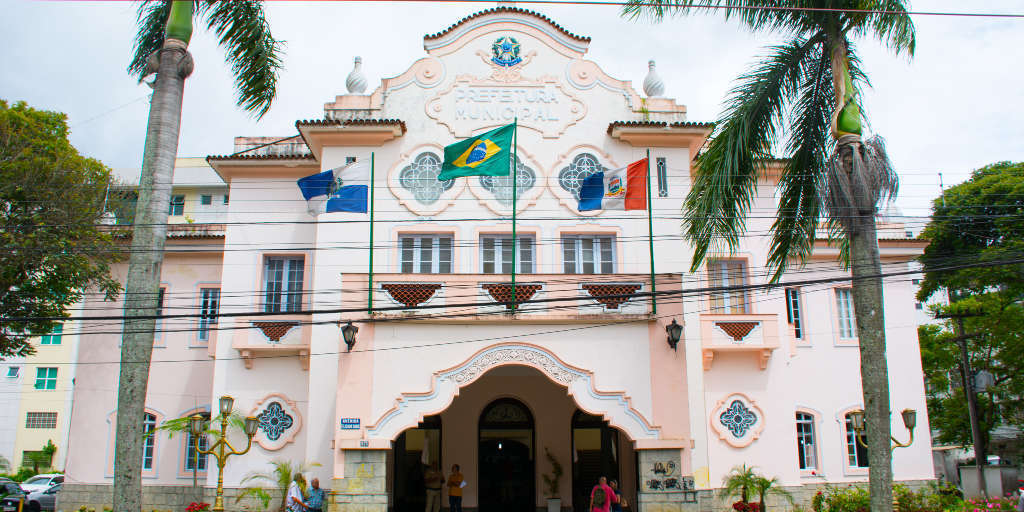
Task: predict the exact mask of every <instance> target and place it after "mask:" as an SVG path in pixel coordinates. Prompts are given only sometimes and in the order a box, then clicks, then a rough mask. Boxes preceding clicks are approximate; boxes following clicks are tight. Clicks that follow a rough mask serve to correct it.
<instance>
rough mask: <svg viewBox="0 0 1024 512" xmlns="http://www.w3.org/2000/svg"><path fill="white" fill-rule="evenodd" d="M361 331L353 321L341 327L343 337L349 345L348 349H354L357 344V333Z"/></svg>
mask: <svg viewBox="0 0 1024 512" xmlns="http://www.w3.org/2000/svg"><path fill="white" fill-rule="evenodd" d="M357 332H359V328H358V327H356V326H354V325H352V322H349V323H347V324H345V327H342V328H341V337H342V338H343V339H344V340H345V344H346V345H348V351H349V352H351V351H352V347H354V346H355V345H356V333H357Z"/></svg>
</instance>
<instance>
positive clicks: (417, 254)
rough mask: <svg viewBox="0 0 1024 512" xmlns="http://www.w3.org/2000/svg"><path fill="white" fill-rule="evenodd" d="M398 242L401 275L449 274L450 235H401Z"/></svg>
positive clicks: (450, 266)
mask: <svg viewBox="0 0 1024 512" xmlns="http://www.w3.org/2000/svg"><path fill="white" fill-rule="evenodd" d="M398 240H399V247H400V248H401V249H400V250H401V254H400V257H401V270H402V273H403V274H412V273H419V274H450V273H451V271H452V237H451V235H435V234H424V235H402V236H400V237H399V238H398Z"/></svg>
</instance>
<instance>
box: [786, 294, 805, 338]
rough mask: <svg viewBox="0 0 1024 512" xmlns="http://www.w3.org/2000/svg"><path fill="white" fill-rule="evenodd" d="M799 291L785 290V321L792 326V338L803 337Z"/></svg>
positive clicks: (802, 317)
mask: <svg viewBox="0 0 1024 512" xmlns="http://www.w3.org/2000/svg"><path fill="white" fill-rule="evenodd" d="M800 300H801V299H800V289H799V288H786V320H787V321H789V325H792V326H793V337H795V338H796V339H798V340H799V339H803V337H804V315H803V311H802V310H801V309H800Z"/></svg>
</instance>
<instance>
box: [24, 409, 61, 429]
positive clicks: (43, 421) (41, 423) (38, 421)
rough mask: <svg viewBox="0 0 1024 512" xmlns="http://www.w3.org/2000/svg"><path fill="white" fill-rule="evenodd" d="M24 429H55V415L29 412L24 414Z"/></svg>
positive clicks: (52, 413) (53, 413)
mask: <svg viewBox="0 0 1024 512" xmlns="http://www.w3.org/2000/svg"><path fill="white" fill-rule="evenodd" d="M25 428H57V413H55V412H30V413H26V414H25Z"/></svg>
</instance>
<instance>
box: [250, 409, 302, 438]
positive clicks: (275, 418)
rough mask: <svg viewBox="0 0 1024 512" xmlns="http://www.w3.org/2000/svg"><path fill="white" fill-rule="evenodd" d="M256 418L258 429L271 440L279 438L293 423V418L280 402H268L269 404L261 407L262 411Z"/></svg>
mask: <svg viewBox="0 0 1024 512" xmlns="http://www.w3.org/2000/svg"><path fill="white" fill-rule="evenodd" d="M256 419H258V420H260V430H262V431H263V433H264V434H266V436H267V439H270V440H271V441H277V440H278V439H280V438H281V434H283V433H284V431H285V430H288V429H289V428H291V427H292V425H293V424H294V423H295V420H294V419H292V417H291V416H289V415H288V413H286V412H284V407H281V402H270V405H268V406H267V408H266V409H263V412H261V413H260V415H259V416H257V417H256Z"/></svg>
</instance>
